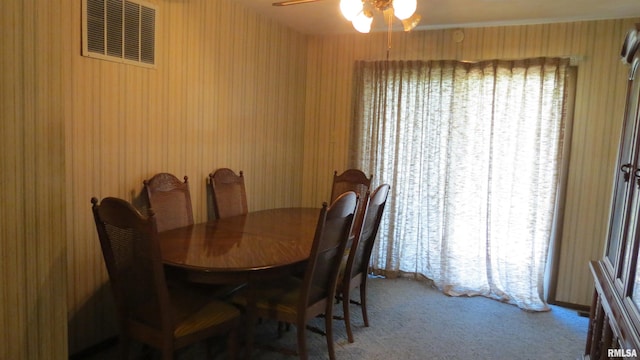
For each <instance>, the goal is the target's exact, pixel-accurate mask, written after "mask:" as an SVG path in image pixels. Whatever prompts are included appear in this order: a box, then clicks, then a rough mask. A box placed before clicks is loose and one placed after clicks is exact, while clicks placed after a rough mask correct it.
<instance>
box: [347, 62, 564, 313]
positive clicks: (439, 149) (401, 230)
mask: <svg viewBox="0 0 640 360" xmlns="http://www.w3.org/2000/svg"><path fill="white" fill-rule="evenodd" d="M568 66H569V63H568V60H565V59H548V58H544V59H543V58H538V59H530V60H521V61H487V62H479V63H463V62H456V61H429V62H424V61H391V62H388V61H380V62H358V63H357V64H356V71H355V80H356V91H355V107H354V114H353V131H352V134H353V139H352V142H351V144H352V149H351V155H350V156H351V158H350V165H352V166H354V167H359V168H361V169H363V170H365V172H366V173H373V174H375V176H374V182H377V183H389V184H391V189H392V193H391V194H390V197H389V202H388V204H387V210H386V216H385V218H384V219H383V222H382V224H381V227H380V232H379V233H380V235H379V237H378V240H377V243H376V248H375V249H374V253H373V256H372V266H373V268H374V270H375V271H377V272H379V273H383V274H385V275H387V276H395V275H398V274H412V275H415V276H424V277H426V278H428V279H431V280H432V281H433V282H434V284H435V285H436V286H438V287H439V288H440V289H442V290H443V291H444V292H445V293H447V294H451V295H462V294H465V295H484V296H488V297H492V298H497V299H500V300H501V301H507V302H510V303H513V304H516V305H518V306H519V307H521V308H524V309H528V310H548V306H547V304H546V303H545V301H544V300H543V297H542V292H543V290H542V288H543V285H542V284H543V279H544V269H545V265H546V259H547V251H548V248H549V240H550V237H551V230H552V224H553V218H554V209H555V208H556V194H557V190H558V180H559V171H560V167H561V163H562V162H561V158H562V155H563V136H564V129H565V116H564V114H565V111H564V106H565V105H564V104H565V97H566V90H565V81H566V78H567V71H568Z"/></svg>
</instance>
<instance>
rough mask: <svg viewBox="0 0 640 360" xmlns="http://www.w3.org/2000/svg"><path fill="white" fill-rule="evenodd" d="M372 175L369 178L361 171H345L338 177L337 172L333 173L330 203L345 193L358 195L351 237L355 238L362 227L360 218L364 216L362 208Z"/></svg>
mask: <svg viewBox="0 0 640 360" xmlns="http://www.w3.org/2000/svg"><path fill="white" fill-rule="evenodd" d="M372 179H373V174H371V175H370V176H369V177H367V175H365V173H364V172H363V171H362V170H359V169H347V170H345V171H344V172H343V173H342V174H340V175H338V172H337V171H334V172H333V185H332V186H331V202H332V203H333V202H334V201H335V199H337V198H338V196H340V194H342V193H345V192H347V191H353V192H355V193H356V194H357V195H358V199H359V201H358V208H357V209H356V215H355V219H354V220H353V230H352V231H351V235H353V236H355V234H356V232H357V231H358V229H360V226H361V225H362V218H363V216H364V210H365V209H364V207H365V203H366V201H364V200H365V198H366V197H367V194H368V191H369V187H370V186H371V180H372Z"/></svg>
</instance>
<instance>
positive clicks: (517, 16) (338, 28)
mask: <svg viewBox="0 0 640 360" xmlns="http://www.w3.org/2000/svg"><path fill="white" fill-rule="evenodd" d="M231 1H233V2H235V3H238V4H241V5H243V6H246V7H248V8H251V9H254V10H255V11H256V12H258V13H259V14H263V15H264V16H266V17H268V18H272V19H274V20H275V21H277V22H279V23H282V24H284V25H286V26H288V27H291V28H293V29H295V30H297V31H299V32H302V33H305V34H339V33H356V31H355V30H354V29H353V27H352V26H351V23H350V22H348V21H347V20H345V19H344V18H343V17H342V15H341V14H340V9H339V3H340V0H317V1H315V2H311V3H305V4H297V5H291V6H272V5H271V4H272V2H273V1H278V0H231ZM417 12H418V13H419V14H420V15H421V16H422V21H421V22H420V24H419V25H418V27H417V29H422V30H426V29H443V28H463V27H478V26H504V25H523V24H541V23H553V22H572V21H582V20H603V19H619V18H632V17H640V0H418V10H417ZM386 29H387V27H386V25H385V24H384V19H383V17H382V14H381V13H378V14H376V16H374V21H373V29H372V31H386ZM394 30H401V25H400V22H399V21H397V20H396V21H395V22H394Z"/></svg>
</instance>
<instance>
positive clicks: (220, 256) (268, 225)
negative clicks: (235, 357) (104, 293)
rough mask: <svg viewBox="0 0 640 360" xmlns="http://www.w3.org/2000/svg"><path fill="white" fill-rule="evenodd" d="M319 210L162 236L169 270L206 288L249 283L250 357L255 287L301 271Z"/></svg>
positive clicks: (269, 214)
mask: <svg viewBox="0 0 640 360" xmlns="http://www.w3.org/2000/svg"><path fill="white" fill-rule="evenodd" d="M319 215H320V209H319V208H278V209H269V210H261V211H255V212H249V213H247V214H245V215H239V216H234V217H229V218H224V219H217V220H212V221H208V222H203V223H197V224H193V225H190V226H186V227H181V228H177V229H172V230H167V231H163V232H160V233H159V234H158V239H159V242H160V251H161V253H162V260H163V262H164V264H165V265H167V266H170V267H175V268H178V269H179V270H180V271H183V272H184V273H185V277H186V278H187V279H188V280H189V281H191V282H196V283H203V284H218V285H219V284H239V283H246V284H247V291H248V294H249V296H248V299H249V302H248V304H247V357H250V356H251V352H252V349H253V323H254V322H255V320H256V316H255V313H254V311H255V308H254V306H255V304H254V303H252V301H251V300H250V299H251V298H252V296H251V295H250V294H251V288H252V284H256V283H257V282H260V281H265V280H268V279H274V278H277V277H279V276H283V275H286V274H290V273H292V272H295V271H303V270H304V265H305V263H306V260H307V259H308V258H309V255H310V253H311V245H312V243H313V239H314V235H315V231H316V226H317V222H318V217H319Z"/></svg>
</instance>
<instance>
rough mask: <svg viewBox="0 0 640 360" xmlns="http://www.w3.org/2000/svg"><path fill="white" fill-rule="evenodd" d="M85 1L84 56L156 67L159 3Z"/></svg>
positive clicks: (120, 0)
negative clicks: (156, 4) (156, 32)
mask: <svg viewBox="0 0 640 360" xmlns="http://www.w3.org/2000/svg"><path fill="white" fill-rule="evenodd" d="M82 4H83V9H82V18H83V19H82V20H83V21H82V55H83V56H88V57H94V58H99V59H104V60H111V61H117V62H121V63H127V64H134V65H140V66H145V67H155V49H156V47H155V39H156V36H155V31H156V15H157V7H156V6H155V5H153V4H149V3H146V2H143V1H140V0H82Z"/></svg>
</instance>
